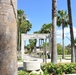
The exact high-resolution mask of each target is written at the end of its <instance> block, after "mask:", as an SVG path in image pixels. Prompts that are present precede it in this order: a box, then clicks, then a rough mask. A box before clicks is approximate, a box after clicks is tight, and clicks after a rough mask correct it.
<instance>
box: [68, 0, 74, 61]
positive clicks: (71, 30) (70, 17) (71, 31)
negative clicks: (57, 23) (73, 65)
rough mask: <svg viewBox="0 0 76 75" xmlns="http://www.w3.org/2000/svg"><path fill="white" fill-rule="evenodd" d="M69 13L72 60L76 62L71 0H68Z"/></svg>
mask: <svg viewBox="0 0 76 75" xmlns="http://www.w3.org/2000/svg"><path fill="white" fill-rule="evenodd" d="M67 7H68V14H69V25H70V26H69V27H70V38H71V62H75V52H74V34H73V24H72V13H71V2H70V0H67Z"/></svg>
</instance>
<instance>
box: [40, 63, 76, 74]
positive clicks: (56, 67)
mask: <svg viewBox="0 0 76 75" xmlns="http://www.w3.org/2000/svg"><path fill="white" fill-rule="evenodd" d="M41 69H42V70H43V72H47V73H49V74H50V73H52V74H53V75H56V74H62V73H63V72H64V73H65V74H72V73H75V70H76V63H58V64H52V63H46V64H43V65H42V66H41Z"/></svg>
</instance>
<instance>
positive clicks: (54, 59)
mask: <svg viewBox="0 0 76 75" xmlns="http://www.w3.org/2000/svg"><path fill="white" fill-rule="evenodd" d="M51 53H52V54H51V62H52V63H54V64H56V63H57V44H56V0H52V51H51Z"/></svg>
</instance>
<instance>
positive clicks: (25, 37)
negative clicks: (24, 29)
mask: <svg viewBox="0 0 76 75" xmlns="http://www.w3.org/2000/svg"><path fill="white" fill-rule="evenodd" d="M21 36H22V37H21V38H22V43H21V53H22V59H24V58H23V57H24V41H25V40H29V39H39V40H40V39H43V40H45V39H47V38H48V39H49V34H22V35H21ZM39 45H40V41H39ZM44 52H46V51H43V53H44Z"/></svg>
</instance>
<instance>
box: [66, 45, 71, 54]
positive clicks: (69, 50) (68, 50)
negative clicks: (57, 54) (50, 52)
mask: <svg viewBox="0 0 76 75" xmlns="http://www.w3.org/2000/svg"><path fill="white" fill-rule="evenodd" d="M65 51H66V52H65V54H71V45H70V44H68V45H67V46H66V47H65Z"/></svg>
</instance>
